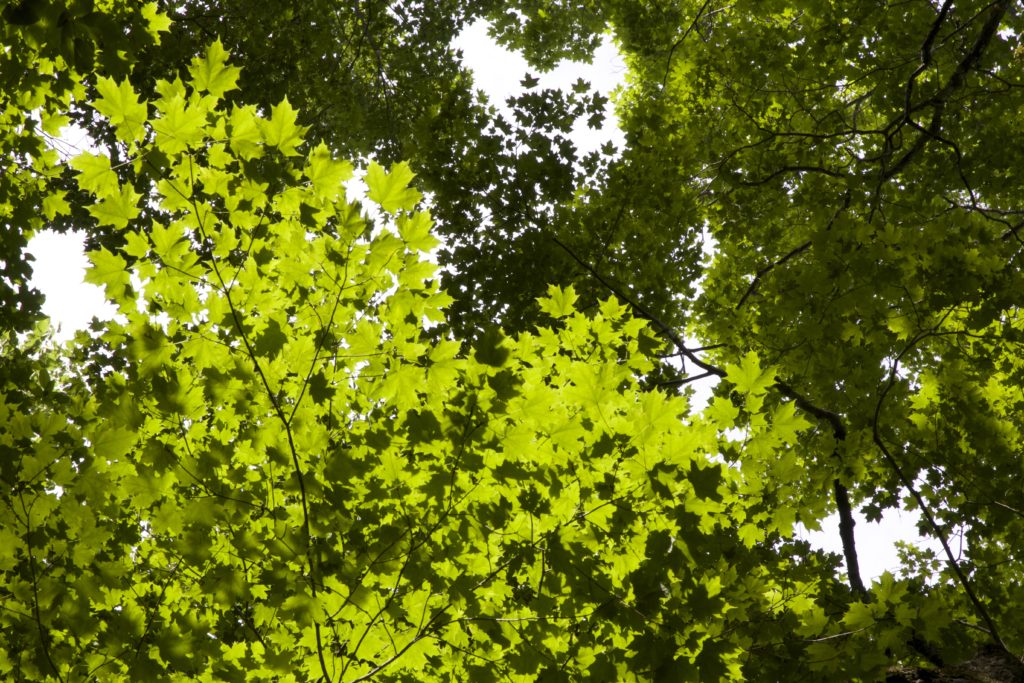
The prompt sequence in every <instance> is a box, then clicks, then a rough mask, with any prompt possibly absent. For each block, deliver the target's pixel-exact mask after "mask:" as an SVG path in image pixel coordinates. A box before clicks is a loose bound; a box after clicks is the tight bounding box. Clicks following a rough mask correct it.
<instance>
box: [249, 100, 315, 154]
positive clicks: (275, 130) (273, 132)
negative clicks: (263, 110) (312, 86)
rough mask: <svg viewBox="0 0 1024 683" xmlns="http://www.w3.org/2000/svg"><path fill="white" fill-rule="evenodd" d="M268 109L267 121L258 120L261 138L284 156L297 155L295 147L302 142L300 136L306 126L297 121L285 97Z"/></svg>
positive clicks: (294, 112)
mask: <svg viewBox="0 0 1024 683" xmlns="http://www.w3.org/2000/svg"><path fill="white" fill-rule="evenodd" d="M270 111H271V116H270V120H269V121H266V120H262V119H261V120H260V121H259V125H260V129H261V130H262V131H263V139H264V140H265V141H266V143H267V144H268V145H270V146H271V147H276V148H277V149H278V150H280V152H281V153H282V154H284V155H285V156H295V155H297V154H298V153H299V152H298V150H297V149H296V148H297V147H298V146H299V145H301V144H302V142H303V139H302V136H303V135H305V133H306V130H307V128H306V127H304V126H300V125H299V124H298V123H297V112H296V111H295V109H294V108H292V105H291V104H289V102H288V98H287V97H286V98H285V99H283V100H281V102H280V104H277V105H275V106H274V107H273V108H272V109H271V110H270Z"/></svg>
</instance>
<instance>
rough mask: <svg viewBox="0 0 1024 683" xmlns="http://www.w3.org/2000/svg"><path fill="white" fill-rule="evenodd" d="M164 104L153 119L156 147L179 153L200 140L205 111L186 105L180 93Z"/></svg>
mask: <svg viewBox="0 0 1024 683" xmlns="http://www.w3.org/2000/svg"><path fill="white" fill-rule="evenodd" d="M164 105H165V106H164V108H163V109H161V110H160V111H159V113H160V116H159V118H157V119H154V120H153V131H154V132H155V133H156V146H157V148H158V149H160V150H162V151H164V152H166V153H167V154H179V153H181V152H184V151H185V150H186V149H189V148H192V147H195V145H196V144H197V143H199V142H201V141H202V139H203V137H204V135H205V131H204V130H203V126H204V124H205V123H206V112H205V111H203V110H202V109H200V108H199V107H195V106H187V104H186V102H185V98H184V97H181V96H180V95H179V96H177V97H174V98H172V99H171V100H169V101H166V102H164Z"/></svg>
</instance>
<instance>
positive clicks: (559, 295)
mask: <svg viewBox="0 0 1024 683" xmlns="http://www.w3.org/2000/svg"><path fill="white" fill-rule="evenodd" d="M577 299H579V297H578V296H577V295H576V290H575V288H573V286H572V285H569V286H568V287H566V288H565V289H563V288H561V287H558V286H556V285H549V286H548V295H547V297H545V298H542V299H538V303H539V304H540V310H542V311H544V312H545V313H547V314H548V315H550V316H551V317H552V318H565V317H567V316H570V315H572V314H573V313H574V312H575V310H576V309H575V308H574V307H573V306H574V304H575V303H576V300H577Z"/></svg>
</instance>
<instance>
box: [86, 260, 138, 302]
mask: <svg viewBox="0 0 1024 683" xmlns="http://www.w3.org/2000/svg"><path fill="white" fill-rule="evenodd" d="M87 256H88V257H89V261H90V262H91V263H92V267H91V268H87V269H86V271H85V281H86V282H87V283H89V284H93V285H99V286H101V287H104V288H105V289H106V290H107V292H108V296H112V297H117V296H119V295H120V294H121V292H123V291H124V290H125V288H126V287H128V284H129V277H128V263H127V262H126V261H125V260H124V259H123V258H122V257H121V256H120V255H118V254H112V253H110V252H109V251H107V250H106V249H98V250H96V251H90V252H87Z"/></svg>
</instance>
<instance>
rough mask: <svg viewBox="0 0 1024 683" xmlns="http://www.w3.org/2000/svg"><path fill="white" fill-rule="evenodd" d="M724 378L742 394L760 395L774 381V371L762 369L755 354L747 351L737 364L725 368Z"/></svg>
mask: <svg viewBox="0 0 1024 683" xmlns="http://www.w3.org/2000/svg"><path fill="white" fill-rule="evenodd" d="M725 378H726V379H727V380H728V381H730V382H732V383H733V385H735V387H736V390H737V391H739V392H740V393H742V394H749V395H752V396H762V395H764V393H765V392H766V391H767V390H768V387H770V386H771V385H772V384H774V383H775V371H774V370H773V369H771V368H767V369H762V368H761V362H760V360H759V359H758V357H757V354H756V353H754V352H753V351H749V352H748V353H747V355H745V356H744V357H743V360H742V361H741V362H740V364H739V365H731V366H729V367H728V368H727V369H726V375H725Z"/></svg>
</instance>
